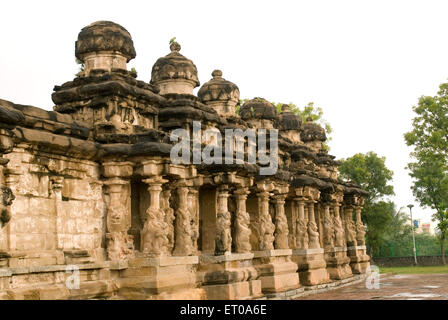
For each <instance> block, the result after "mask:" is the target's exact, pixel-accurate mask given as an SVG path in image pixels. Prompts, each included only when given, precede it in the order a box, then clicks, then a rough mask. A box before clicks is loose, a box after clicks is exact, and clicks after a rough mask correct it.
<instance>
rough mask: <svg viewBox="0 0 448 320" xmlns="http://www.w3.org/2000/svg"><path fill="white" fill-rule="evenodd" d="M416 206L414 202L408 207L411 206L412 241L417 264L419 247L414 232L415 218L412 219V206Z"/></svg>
mask: <svg viewBox="0 0 448 320" xmlns="http://www.w3.org/2000/svg"><path fill="white" fill-rule="evenodd" d="M413 207H414V205H413V204H409V205H408V208H409V212H410V214H411V225H412V242H413V244H414V261H415V264H416V265H417V249H416V248H415V234H414V220H413V219H412V208H413Z"/></svg>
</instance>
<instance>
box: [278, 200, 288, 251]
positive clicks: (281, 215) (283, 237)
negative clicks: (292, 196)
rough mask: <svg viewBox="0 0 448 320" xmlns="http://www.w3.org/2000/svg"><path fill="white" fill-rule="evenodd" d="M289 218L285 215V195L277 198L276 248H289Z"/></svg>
mask: <svg viewBox="0 0 448 320" xmlns="http://www.w3.org/2000/svg"><path fill="white" fill-rule="evenodd" d="M288 233H289V229H288V219H287V218H286V215H285V196H278V197H277V198H276V199H275V247H276V249H289V244H288Z"/></svg>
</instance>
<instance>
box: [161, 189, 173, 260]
mask: <svg viewBox="0 0 448 320" xmlns="http://www.w3.org/2000/svg"><path fill="white" fill-rule="evenodd" d="M170 198H171V190H170V189H165V190H163V191H162V198H161V201H160V206H161V209H162V210H163V212H164V213H165V222H166V224H167V238H168V244H167V252H168V253H171V252H172V251H173V248H174V220H175V217H174V210H173V208H171V206H170Z"/></svg>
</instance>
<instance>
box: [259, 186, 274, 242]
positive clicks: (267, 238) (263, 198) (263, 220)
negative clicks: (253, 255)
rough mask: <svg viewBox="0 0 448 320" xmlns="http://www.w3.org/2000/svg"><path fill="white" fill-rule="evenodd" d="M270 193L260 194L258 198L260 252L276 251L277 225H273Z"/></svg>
mask: <svg viewBox="0 0 448 320" xmlns="http://www.w3.org/2000/svg"><path fill="white" fill-rule="evenodd" d="M269 196H270V193H269V192H266V191H265V192H259V193H257V197H258V217H259V235H260V238H259V248H258V249H259V250H273V249H274V239H275V238H274V231H275V225H274V224H273V223H272V218H271V215H270V214H269Z"/></svg>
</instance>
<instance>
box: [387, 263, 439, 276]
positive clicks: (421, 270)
mask: <svg viewBox="0 0 448 320" xmlns="http://www.w3.org/2000/svg"><path fill="white" fill-rule="evenodd" d="M389 272H392V273H394V274H430V273H448V265H446V266H410V267H380V273H389Z"/></svg>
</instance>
